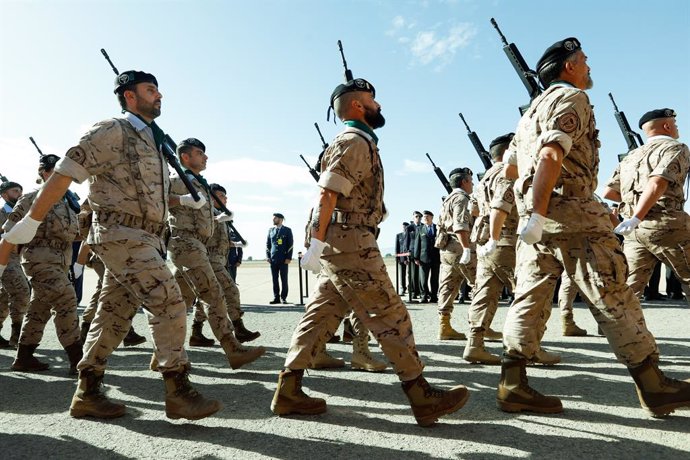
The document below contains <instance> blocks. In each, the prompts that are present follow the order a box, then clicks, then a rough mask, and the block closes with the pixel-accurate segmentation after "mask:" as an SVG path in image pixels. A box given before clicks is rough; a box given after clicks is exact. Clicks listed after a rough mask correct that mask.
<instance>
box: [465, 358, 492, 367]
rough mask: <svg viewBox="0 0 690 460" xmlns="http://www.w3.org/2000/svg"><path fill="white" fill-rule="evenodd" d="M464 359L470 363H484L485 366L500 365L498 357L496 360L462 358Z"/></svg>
mask: <svg viewBox="0 0 690 460" xmlns="http://www.w3.org/2000/svg"><path fill="white" fill-rule="evenodd" d="M462 359H464V360H465V361H467V362H468V363H470V364H484V365H486V366H500V365H501V360H500V358H499V360H498V361H482V360H481V359H472V358H465V357H464V356H463V358H462Z"/></svg>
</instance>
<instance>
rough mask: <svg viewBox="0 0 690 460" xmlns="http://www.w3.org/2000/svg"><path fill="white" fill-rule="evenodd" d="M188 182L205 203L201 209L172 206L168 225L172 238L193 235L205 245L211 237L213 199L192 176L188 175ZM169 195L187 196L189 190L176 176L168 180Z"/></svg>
mask: <svg viewBox="0 0 690 460" xmlns="http://www.w3.org/2000/svg"><path fill="white" fill-rule="evenodd" d="M187 177H188V178H189V180H190V182H191V183H192V185H193V186H194V188H195V189H196V191H197V192H199V195H202V196H203V197H204V198H206V203H205V204H204V206H203V207H202V208H201V209H194V208H190V207H188V206H173V207H172V208H170V214H169V216H168V225H169V227H170V233H171V235H172V237H173V238H176V237H180V236H189V235H193V236H194V237H195V238H196V239H198V240H199V241H201V242H202V243H204V244H206V243H207V242H208V240H209V239H210V238H211V235H213V230H214V227H215V222H214V220H213V216H214V213H213V201H212V200H213V198H211V194H210V193H209V192H208V191H207V190H206V188H205V187H204V186H203V185H201V184H200V183H199V181H198V180H197V179H196V178H194V177H193V176H192V175H190V174H188V175H187ZM170 193H172V194H173V195H187V194H188V193H189V190H187V187H186V186H185V185H184V182H182V179H180V178H179V177H178V176H173V178H172V179H171V180H170Z"/></svg>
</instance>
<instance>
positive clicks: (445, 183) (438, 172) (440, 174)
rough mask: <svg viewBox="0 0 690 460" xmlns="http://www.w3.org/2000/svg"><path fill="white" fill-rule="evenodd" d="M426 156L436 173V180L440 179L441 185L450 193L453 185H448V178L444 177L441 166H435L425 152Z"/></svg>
mask: <svg viewBox="0 0 690 460" xmlns="http://www.w3.org/2000/svg"><path fill="white" fill-rule="evenodd" d="M426 157H427V158H428V159H429V161H430V162H431V166H433V167H434V172H435V173H436V176H437V177H438V180H440V181H441V184H442V185H443V188H445V189H446V192H448V193H451V192H452V191H453V187H451V186H450V182H448V178H446V175H445V174H443V171H441V168H439V167H438V166H436V163H434V160H432V159H431V157H430V156H429V154H428V153H427V154H426Z"/></svg>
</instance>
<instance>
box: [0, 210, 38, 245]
mask: <svg viewBox="0 0 690 460" xmlns="http://www.w3.org/2000/svg"><path fill="white" fill-rule="evenodd" d="M40 225H41V221H40V220H34V219H32V218H31V217H29V216H24V218H23V219H22V220H20V221H19V222H17V223H16V224H15V225H14V227H12V228H11V229H10V230H9V231H8V232H5V234H4V235H2V239H3V240H5V241H7V242H8V243H12V244H15V245H17V244H26V243H28V242H30V241H31V240H33V239H34V236H36V231H37V230H38V227H39V226H40Z"/></svg>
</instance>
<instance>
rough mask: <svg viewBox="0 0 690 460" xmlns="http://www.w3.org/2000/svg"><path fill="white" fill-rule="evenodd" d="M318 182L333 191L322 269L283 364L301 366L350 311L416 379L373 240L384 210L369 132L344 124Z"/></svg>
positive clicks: (415, 362)
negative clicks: (343, 128)
mask: <svg viewBox="0 0 690 460" xmlns="http://www.w3.org/2000/svg"><path fill="white" fill-rule="evenodd" d="M321 171H323V173H322V174H321V179H320V180H319V185H320V186H321V187H323V188H326V189H328V190H332V191H334V192H336V193H338V198H337V201H336V211H335V212H334V215H333V219H332V222H331V224H330V225H329V226H328V229H327V232H326V238H325V249H324V252H323V255H322V257H321V263H322V265H323V269H322V271H321V276H319V278H318V283H317V284H316V287H315V289H314V291H313V292H312V294H311V296H310V301H309V304H308V305H307V307H306V310H307V311H306V313H305V314H304V316H303V317H302V319H301V321H300V323H299V325H298V326H297V328H296V329H295V331H294V333H293V335H292V341H291V346H290V349H289V351H288V355H287V358H286V360H285V367H286V368H290V369H306V368H308V367H309V364H310V363H311V361H312V358H313V356H314V354H315V352H316V351H318V350H319V349H320V348H321V347H322V346H323V345H324V344H325V342H326V340H328V338H329V337H331V336H332V334H333V332H334V331H335V329H336V328H337V327H338V325H339V324H340V321H341V320H342V319H343V317H344V315H345V314H346V313H347V311H348V309H349V308H352V310H353V311H354V313H355V314H356V315H357V316H358V317H359V318H360V320H361V321H362V322H363V323H364V325H365V326H366V327H367V328H368V329H369V330H370V331H371V332H373V334H374V336H375V337H376V340H378V342H379V343H380V344H381V349H382V350H383V352H384V353H385V355H386V357H387V358H388V360H389V361H390V362H391V364H392V365H393V368H394V369H395V371H396V373H397V375H398V377H399V378H400V379H401V380H412V379H414V378H416V377H418V376H419V375H420V374H421V372H422V369H423V364H422V362H421V360H420V358H419V355H418V353H417V349H416V346H415V342H414V334H413V333H412V323H411V321H410V316H409V314H408V312H407V309H406V308H405V305H404V304H403V303H402V301H401V300H400V296H399V295H398V294H397V292H395V287H394V286H393V283H392V282H391V280H390V277H389V276H388V272H387V270H386V266H385V264H384V262H383V258H382V257H381V253H380V252H379V249H378V245H377V244H376V236H375V232H376V226H377V225H378V224H379V222H380V221H381V218H382V217H383V214H384V205H383V166H382V164H381V159H380V157H379V153H378V148H377V147H376V145H375V143H374V142H373V139H371V137H370V136H369V135H368V134H367V133H365V132H363V131H361V130H358V129H355V128H346V129H345V130H344V132H342V133H341V134H339V135H338V136H337V137H336V138H335V139H334V140H333V142H332V143H331V145H330V147H329V148H328V149H327V150H326V153H325V154H324V157H323V159H322V162H321Z"/></svg>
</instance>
